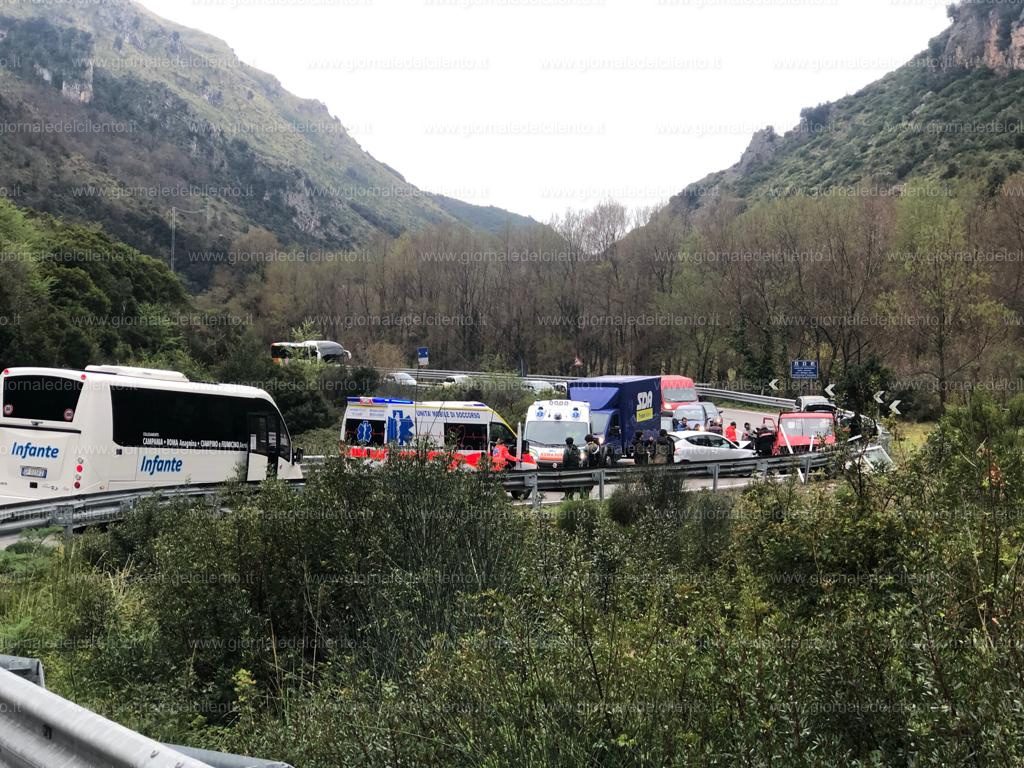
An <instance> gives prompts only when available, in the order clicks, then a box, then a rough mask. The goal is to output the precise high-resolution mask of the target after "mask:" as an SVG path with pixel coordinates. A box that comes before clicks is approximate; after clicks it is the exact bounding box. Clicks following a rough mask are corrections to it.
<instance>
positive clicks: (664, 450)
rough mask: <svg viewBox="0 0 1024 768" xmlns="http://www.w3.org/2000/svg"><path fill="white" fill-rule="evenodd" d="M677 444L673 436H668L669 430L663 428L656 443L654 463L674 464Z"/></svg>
mask: <svg viewBox="0 0 1024 768" xmlns="http://www.w3.org/2000/svg"><path fill="white" fill-rule="evenodd" d="M674 454H675V444H674V443H673V442H672V438H671V437H669V436H668V431H667V430H664V429H663V430H661V434H659V435H658V441H657V443H655V445H654V463H655V464H672V463H673V460H674V458H675V456H674Z"/></svg>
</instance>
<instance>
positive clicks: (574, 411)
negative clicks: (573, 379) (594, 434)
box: [523, 400, 590, 469]
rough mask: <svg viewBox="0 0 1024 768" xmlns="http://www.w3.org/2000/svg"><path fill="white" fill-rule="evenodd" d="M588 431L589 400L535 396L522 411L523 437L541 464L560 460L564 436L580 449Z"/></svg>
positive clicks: (557, 464) (544, 465) (553, 464)
mask: <svg viewBox="0 0 1024 768" xmlns="http://www.w3.org/2000/svg"><path fill="white" fill-rule="evenodd" d="M588 434H590V404H589V403H583V402H578V401H575V400H539V401H537V402H536V403H534V404H533V405H531V406H530V408H529V410H528V411H527V413H526V426H525V427H524V428H523V440H524V441H526V443H527V444H528V445H529V449H530V455H531V456H533V458H534V459H536V461H537V464H538V465H540V466H541V467H552V468H555V469H557V468H558V466H559V465H560V464H561V463H562V454H563V453H564V451H565V438H567V437H571V438H572V439H573V442H574V443H575V444H576V447H577V448H580V449H582V448H583V445H584V443H585V442H586V437H587V435H588Z"/></svg>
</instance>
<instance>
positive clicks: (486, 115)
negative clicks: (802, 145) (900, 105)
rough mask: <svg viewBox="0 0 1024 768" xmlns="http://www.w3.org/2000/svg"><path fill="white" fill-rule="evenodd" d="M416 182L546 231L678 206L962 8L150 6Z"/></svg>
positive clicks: (266, 1) (186, 1) (708, 2)
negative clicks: (571, 213) (607, 209)
mask: <svg viewBox="0 0 1024 768" xmlns="http://www.w3.org/2000/svg"><path fill="white" fill-rule="evenodd" d="M141 2H142V3H143V5H145V6H146V7H148V8H150V9H151V10H152V11H154V12H156V13H158V14H159V15H161V16H164V17H166V18H169V19H172V20H174V21H176V22H178V23H181V24H185V25H187V26H191V27H196V28H198V29H202V30H204V31H206V32H209V33H211V34H213V35H216V36H217V37H220V38H223V39H224V40H226V41H227V42H228V44H230V45H231V47H232V48H234V50H235V52H236V53H237V54H238V55H239V57H240V58H241V59H242V60H243V61H245V62H247V63H249V64H252V65H254V66H256V67H258V68H260V69H263V70H266V71H268V72H271V73H272V74H274V75H276V76H277V77H278V78H279V79H280V80H281V81H282V83H283V84H284V86H285V87H286V88H288V89H289V90H291V91H293V92H295V93H297V94H298V95H300V96H304V97H308V98H316V99H319V100H320V101H323V102H325V103H326V104H327V106H328V107H329V108H330V110H331V112H332V113H333V114H335V115H336V116H337V117H339V118H340V119H341V121H342V122H343V123H344V124H345V125H346V126H347V127H348V128H349V130H350V131H351V133H352V135H353V136H354V137H355V138H356V139H357V140H358V141H359V142H360V144H362V146H363V147H364V148H365V149H366V150H368V151H369V152H371V153H372V154H373V155H374V156H375V157H376V158H377V159H379V160H382V161H383V162H386V163H388V164H389V165H391V166H392V167H393V168H396V169H398V170H399V171H400V172H401V173H403V174H404V175H405V177H406V178H407V179H408V180H409V181H411V182H412V183H414V184H416V185H417V186H419V187H422V188H424V189H428V190H431V191H436V192H443V193H445V194H450V195H452V196H453V197H459V198H462V199H464V200H467V201H469V202H473V203H478V204H492V205H498V206H501V207H504V208H508V209H511V210H514V211H516V212H519V213H524V214H528V215H532V216H534V217H536V218H538V219H541V220H547V219H548V218H549V217H550V216H551V214H553V213H556V212H560V211H562V210H564V209H565V208H567V207H577V208H578V207H584V206H589V205H593V204H594V203H596V202H599V201H601V200H604V199H608V198H614V199H617V200H620V201H621V202H623V203H625V204H627V205H629V206H631V207H632V206H649V205H654V204H656V203H658V202H662V201H665V200H667V199H668V198H669V197H670V196H671V195H673V194H675V193H676V192H679V191H680V190H681V189H682V188H683V187H685V186H686V185H687V184H688V183H690V182H693V181H697V180H698V179H700V178H701V177H702V176H704V175H705V174H707V173H709V172H711V171H715V170H719V169H721V168H725V167H727V166H729V165H732V164H733V163H734V162H736V160H738V159H739V156H740V154H741V153H742V151H743V149H744V148H745V147H746V145H747V143H748V141H749V138H750V134H751V133H753V131H754V130H756V129H758V128H760V127H763V126H765V125H774V126H775V127H776V129H777V130H779V131H780V132H782V131H785V130H788V129H790V128H791V127H793V126H794V125H795V124H796V122H797V121H798V119H799V113H800V109H801V108H802V107H805V106H810V105H814V104H817V103H819V102H822V101H831V100H834V99H836V98H839V97H842V96H844V95H845V94H847V93H852V92H854V91H856V90H858V89H859V88H860V87H862V86H864V85H866V84H868V83H870V82H871V81H873V80H876V79H877V78H879V77H880V76H882V75H883V74H885V73H886V72H888V71H891V70H892V69H894V68H896V67H897V66H899V65H900V64H901V63H903V62H905V61H906V60H907V59H909V58H910V57H911V56H913V55H914V54H915V53H917V52H919V51H921V50H923V49H924V48H925V47H926V45H927V42H928V40H929V38H931V37H933V36H934V35H936V34H938V33H939V32H941V31H942V30H943V28H944V27H945V26H946V24H947V20H946V14H945V6H946V4H947V3H946V0H141Z"/></svg>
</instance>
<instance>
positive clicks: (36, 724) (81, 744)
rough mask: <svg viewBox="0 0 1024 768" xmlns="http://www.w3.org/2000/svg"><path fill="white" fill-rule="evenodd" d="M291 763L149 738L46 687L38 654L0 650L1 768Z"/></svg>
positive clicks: (244, 767) (270, 767)
mask: <svg viewBox="0 0 1024 768" xmlns="http://www.w3.org/2000/svg"><path fill="white" fill-rule="evenodd" d="M49 766H68V767H69V768H72V767H73V768H93V767H95V768H111V767H112V766H116V767H117V768H141V767H142V766H145V768H164V767H165V766H166V767H167V768H291V767H290V766H289V765H288V764H287V763H280V762H274V761H270V760H258V759H256V758H252V757H243V756H241V755H229V754H225V753H222V752H210V751H208V750H203V749H192V748H191V747H178V746H173V745H168V744H160V743H159V742H156V741H153V740H152V739H148V738H146V737H145V736H143V735H142V734H140V733H136V732H135V731H131V730H129V729H128V728H125V727H124V726H122V725H118V724H117V723H114V722H112V721H110V720H107V719H106V718H104V717H101V716H100V715H97V714H96V713H94V712H90V711H89V710H87V709H85V708H83V707H80V706H78V705H77V704H74V703H72V702H70V701H68V700H67V699H64V698H61V697H60V696H58V695H57V694H55V693H52V692H50V691H47V690H46V686H45V684H44V676H43V667H42V664H41V663H40V662H39V660H38V659H20V658H17V657H14V656H0V768H48V767H49Z"/></svg>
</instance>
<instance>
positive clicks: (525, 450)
mask: <svg viewBox="0 0 1024 768" xmlns="http://www.w3.org/2000/svg"><path fill="white" fill-rule="evenodd" d="M529 452H530V441H529V440H523V453H524V454H526V453H529Z"/></svg>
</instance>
